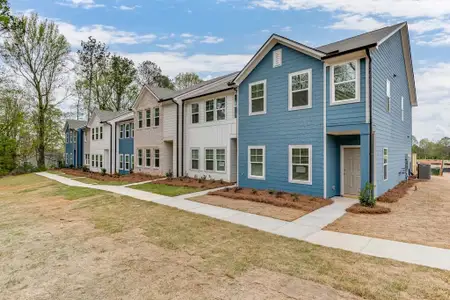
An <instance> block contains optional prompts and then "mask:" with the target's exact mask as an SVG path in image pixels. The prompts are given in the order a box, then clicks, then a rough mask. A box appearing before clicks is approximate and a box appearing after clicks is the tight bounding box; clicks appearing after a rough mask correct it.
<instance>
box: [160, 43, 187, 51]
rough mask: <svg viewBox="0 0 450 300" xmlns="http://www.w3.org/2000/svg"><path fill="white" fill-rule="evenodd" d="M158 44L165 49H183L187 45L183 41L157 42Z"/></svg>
mask: <svg viewBox="0 0 450 300" xmlns="http://www.w3.org/2000/svg"><path fill="white" fill-rule="evenodd" d="M156 46H158V47H160V48H164V49H167V50H170V51H175V50H181V49H185V48H186V47H187V46H186V45H185V44H182V43H175V44H157V45H156Z"/></svg>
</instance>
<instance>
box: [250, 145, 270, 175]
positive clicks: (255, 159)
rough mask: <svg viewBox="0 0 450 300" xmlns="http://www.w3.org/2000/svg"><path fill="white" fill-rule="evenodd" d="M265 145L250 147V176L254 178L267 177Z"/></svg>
mask: <svg viewBox="0 0 450 300" xmlns="http://www.w3.org/2000/svg"><path fill="white" fill-rule="evenodd" d="M265 152H266V147H265V146H249V147H248V177H249V178H253V179H265V176H266V174H265V173H266V172H265V163H266V159H265Z"/></svg>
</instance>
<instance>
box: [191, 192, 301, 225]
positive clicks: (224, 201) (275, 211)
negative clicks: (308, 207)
mask: <svg viewBox="0 0 450 300" xmlns="http://www.w3.org/2000/svg"><path fill="white" fill-rule="evenodd" d="M189 200H192V201H197V202H201V203H206V204H211V205H215V206H220V207H225V208H231V209H235V210H240V211H243V212H248V213H251V214H255V215H260V216H266V217H271V218H275V219H279V220H284V221H294V220H297V219H298V218H300V217H302V216H304V215H306V214H308V213H309V212H307V211H304V210H301V209H297V208H290V207H280V206H275V205H271V204H266V203H261V202H255V201H247V200H236V199H231V198H227V197H221V196H212V195H204V196H199V197H194V198H190V199H189Z"/></svg>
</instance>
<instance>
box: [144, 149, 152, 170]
mask: <svg viewBox="0 0 450 300" xmlns="http://www.w3.org/2000/svg"><path fill="white" fill-rule="evenodd" d="M147 151H149V152H148V153H150V165H147ZM144 153H145V160H144V161H143V162H144V166H145V167H146V168H151V167H152V149H151V148H146V149H145V151H144Z"/></svg>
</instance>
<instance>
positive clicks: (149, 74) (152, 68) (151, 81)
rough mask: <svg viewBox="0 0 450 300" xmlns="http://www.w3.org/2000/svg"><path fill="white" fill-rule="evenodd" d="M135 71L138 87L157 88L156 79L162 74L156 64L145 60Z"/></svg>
mask: <svg viewBox="0 0 450 300" xmlns="http://www.w3.org/2000/svg"><path fill="white" fill-rule="evenodd" d="M137 71H138V73H137V82H138V83H139V85H141V86H142V85H149V86H158V84H159V82H158V78H159V77H160V76H161V75H162V72H161V68H160V67H158V65H157V64H155V63H154V62H152V61H149V60H146V61H144V62H142V63H141V64H139V66H138V68H137Z"/></svg>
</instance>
